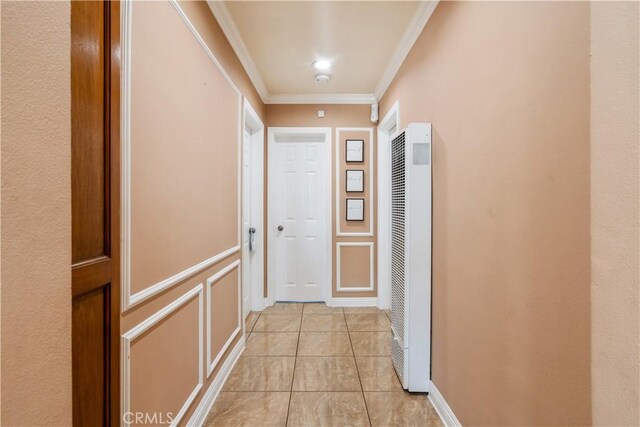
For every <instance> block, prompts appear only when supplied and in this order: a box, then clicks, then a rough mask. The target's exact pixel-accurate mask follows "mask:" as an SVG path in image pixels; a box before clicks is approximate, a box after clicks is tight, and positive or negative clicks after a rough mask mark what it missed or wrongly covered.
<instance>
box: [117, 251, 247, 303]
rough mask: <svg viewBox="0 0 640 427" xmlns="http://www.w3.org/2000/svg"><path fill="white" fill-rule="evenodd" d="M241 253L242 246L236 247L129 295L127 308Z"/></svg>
mask: <svg viewBox="0 0 640 427" xmlns="http://www.w3.org/2000/svg"><path fill="white" fill-rule="evenodd" d="M239 251H240V246H234V247H233V248H229V249H227V250H226V251H224V252H221V253H219V254H217V255H214V256H212V257H211V258H207V259H205V260H204V261H202V262H200V263H198V264H196V265H194V266H191V267H189V268H187V269H185V270H182V271H181V272H180V273H177V274H174V275H173V276H171V277H169V278H167V279H164V280H162V281H160V282H158V283H156V284H155V285H151V286H149V287H148V288H145V289H143V290H141V291H139V292H136V293H135V294H133V295H129V301H128V305H127V308H131V307H133V306H134V305H137V304H139V303H141V302H142V301H144V300H146V299H149V298H151V297H152V296H154V295H156V294H159V293H160V292H162V291H164V290H165V289H167V288H170V287H172V286H174V285H175V284H177V283H180V282H182V281H183V280H184V279H186V278H188V277H190V276H193V275H195V274H197V273H199V272H201V271H202V270H205V269H206V268H208V267H211V266H212V265H215V264H217V263H218V262H220V261H222V260H223V259H225V258H227V257H229V256H231V255H233V254H235V253H236V252H239Z"/></svg>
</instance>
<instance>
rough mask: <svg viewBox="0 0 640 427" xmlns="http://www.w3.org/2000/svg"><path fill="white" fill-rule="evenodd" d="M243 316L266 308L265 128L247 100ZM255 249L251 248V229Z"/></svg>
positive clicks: (243, 205)
mask: <svg viewBox="0 0 640 427" xmlns="http://www.w3.org/2000/svg"><path fill="white" fill-rule="evenodd" d="M241 153H242V162H241V165H242V194H241V201H242V213H241V218H242V221H241V234H240V235H241V245H242V265H241V277H242V314H243V317H246V316H247V315H248V314H249V311H252V310H253V311H261V310H262V309H263V308H264V285H263V284H264V250H265V248H264V236H265V230H264V221H263V218H264V202H263V200H264V196H263V192H264V167H263V161H264V125H263V123H262V121H261V120H260V117H259V116H258V114H257V113H256V112H255V110H254V109H253V108H252V107H251V104H250V103H249V101H248V100H247V99H245V100H244V104H243V126H242V148H241ZM251 228H253V229H255V233H254V234H253V239H254V249H253V251H251V250H250V248H249V237H250V235H249V229H251Z"/></svg>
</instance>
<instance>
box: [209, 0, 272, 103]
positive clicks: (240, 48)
mask: <svg viewBox="0 0 640 427" xmlns="http://www.w3.org/2000/svg"><path fill="white" fill-rule="evenodd" d="M207 5H208V6H209V9H211V13H213V16H214V17H215V18H216V20H217V21H218V24H219V25H220V28H222V32H223V33H224V35H225V36H226V37H227V40H229V43H230V44H231V47H232V48H233V51H234V52H235V53H236V55H237V56H238V59H239V60H240V63H241V64H242V66H243V67H244V69H245V71H246V72H247V74H248V75H249V79H250V80H251V82H252V83H253V86H254V87H255V88H256V91H257V92H258V95H260V98H261V99H262V102H265V101H266V99H267V98H268V97H269V91H268V90H267V86H266V85H265V84H264V81H263V80H262V76H260V72H259V71H258V67H256V64H255V62H253V58H251V55H249V50H248V49H247V46H246V45H245V44H244V40H242V36H241V35H240V31H239V30H238V27H236V24H235V22H234V21H233V18H232V17H231V13H230V12H229V9H228V8H227V5H226V4H225V3H224V2H223V1H212V0H207Z"/></svg>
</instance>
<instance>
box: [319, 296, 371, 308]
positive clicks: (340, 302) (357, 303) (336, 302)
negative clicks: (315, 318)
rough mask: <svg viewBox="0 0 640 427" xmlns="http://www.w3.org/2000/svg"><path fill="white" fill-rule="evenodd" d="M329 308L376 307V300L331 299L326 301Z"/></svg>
mask: <svg viewBox="0 0 640 427" xmlns="http://www.w3.org/2000/svg"><path fill="white" fill-rule="evenodd" d="M327 305H328V306H329V307H377V306H378V298H376V297H371V298H331V299H330V300H327Z"/></svg>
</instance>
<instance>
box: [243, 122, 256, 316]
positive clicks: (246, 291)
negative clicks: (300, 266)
mask: <svg viewBox="0 0 640 427" xmlns="http://www.w3.org/2000/svg"><path fill="white" fill-rule="evenodd" d="M251 195H252V191H251V134H250V133H249V130H248V129H246V128H245V129H244V133H243V138H242V315H243V319H244V318H246V317H247V315H248V314H249V312H250V311H251V280H252V274H251V272H252V265H251V264H252V262H253V253H252V251H251V247H250V240H251V238H252V236H251V234H252V233H251V230H252V229H253V230H255V229H254V228H253V224H252V221H251V211H252V206H251V201H252V197H251Z"/></svg>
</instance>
